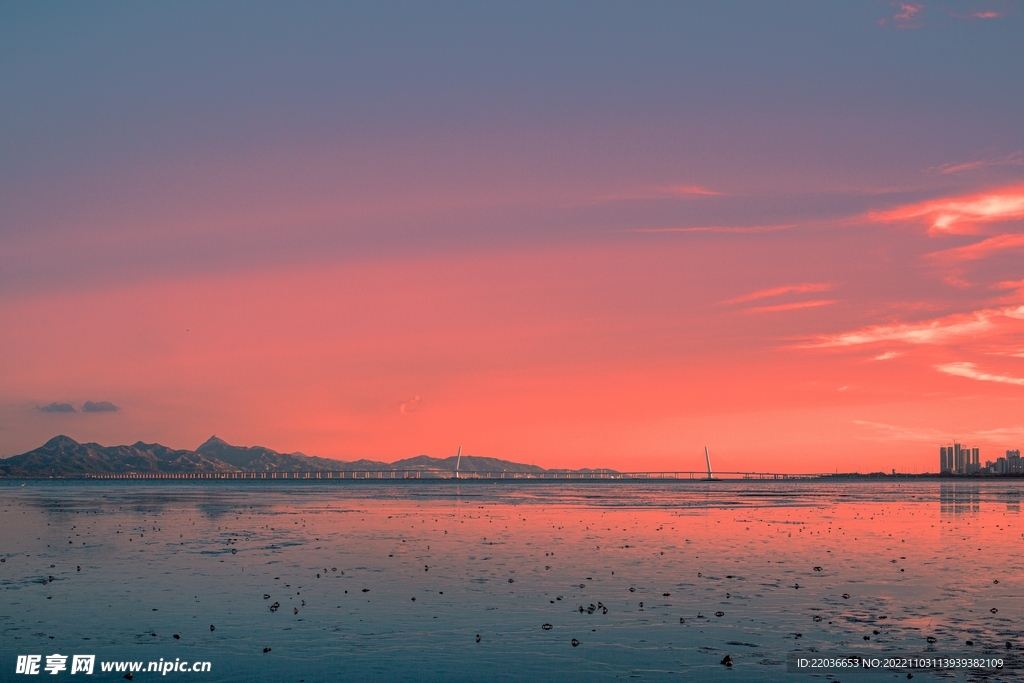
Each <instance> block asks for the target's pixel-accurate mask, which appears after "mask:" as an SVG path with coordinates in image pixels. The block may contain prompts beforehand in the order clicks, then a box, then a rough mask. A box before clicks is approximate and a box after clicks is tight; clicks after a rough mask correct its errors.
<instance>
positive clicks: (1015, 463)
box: [939, 443, 1024, 474]
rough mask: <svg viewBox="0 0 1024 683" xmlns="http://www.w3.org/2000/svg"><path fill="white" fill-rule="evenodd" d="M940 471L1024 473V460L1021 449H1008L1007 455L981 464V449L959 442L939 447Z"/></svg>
mask: <svg viewBox="0 0 1024 683" xmlns="http://www.w3.org/2000/svg"><path fill="white" fill-rule="evenodd" d="M939 472H940V473H941V474H1024V460H1021V457H1020V449H1019V448H1018V449H1015V450H1010V449H1007V451H1006V455H1005V456H1000V457H998V458H996V459H995V460H986V461H985V464H984V466H982V464H981V449H980V448H978V447H977V446H973V447H970V448H968V447H965V446H961V445H960V444H959V443H953V444H951V445H948V446H940V447H939Z"/></svg>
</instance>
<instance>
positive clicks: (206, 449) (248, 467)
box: [196, 436, 391, 472]
mask: <svg viewBox="0 0 1024 683" xmlns="http://www.w3.org/2000/svg"><path fill="white" fill-rule="evenodd" d="M196 453H198V454H199V455H202V456H205V457H207V458H214V459H217V460H221V461H223V462H226V463H228V464H230V465H233V466H234V467H236V468H238V469H239V470H244V471H246V472H282V471H288V472H299V471H301V472H331V471H333V472H338V471H340V470H351V469H371V470H389V469H391V465H389V464H387V463H386V462H377V461H375V460H357V461H355V462H345V461H343V460H332V459H330V458H317V457H314V456H310V455H306V454H304V453H278V452H277V451H274V450H271V449H269V448H264V447H263V446H232V445H231V444H229V443H228V442H226V441H224V440H223V439H218V438H217V437H216V436H211V437H210V438H209V439H207V440H206V443H204V444H203V445H202V446H200V447H199V448H197V449H196Z"/></svg>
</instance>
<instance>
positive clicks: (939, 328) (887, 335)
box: [806, 306, 1024, 348]
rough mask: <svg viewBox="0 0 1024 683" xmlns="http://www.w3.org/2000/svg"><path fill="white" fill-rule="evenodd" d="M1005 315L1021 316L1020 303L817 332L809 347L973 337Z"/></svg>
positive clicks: (937, 341)
mask: <svg viewBox="0 0 1024 683" xmlns="http://www.w3.org/2000/svg"><path fill="white" fill-rule="evenodd" d="M1009 319H1018V320H1024V306H1019V307H1011V308H1003V309H983V310H980V311H975V312H973V313H966V314H956V315H950V316H945V317H943V318H937V319H934V320H924V321H922V322H917V323H894V324H891V325H871V326H868V327H863V328H861V329H859V330H854V331H852V332H843V333H840V334H830V335H821V336H819V337H818V338H817V340H816V341H815V342H813V343H811V344H808V345H806V346H807V347H809V348H815V347H819V348H820V347H843V346H861V345H865V344H877V343H879V342H903V343H906V344H938V345H941V344H947V343H950V342H952V341H954V340H956V339H961V338H965V337H977V336H981V335H985V334H989V333H991V332H992V331H993V330H995V329H996V327H997V325H999V324H1000V323H1005V322H1007V321H1008V320H1009Z"/></svg>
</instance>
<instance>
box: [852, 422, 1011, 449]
mask: <svg viewBox="0 0 1024 683" xmlns="http://www.w3.org/2000/svg"><path fill="white" fill-rule="evenodd" d="M852 422H853V424H855V425H857V426H859V427H863V428H864V429H865V430H867V431H868V432H871V433H873V436H872V437H869V438H871V439H872V440H875V439H878V440H880V441H921V442H924V443H933V444H941V443H949V442H951V441H953V440H954V439H958V440H959V441H960V443H964V442H968V443H970V442H975V443H976V442H978V441H989V440H993V441H1006V440H1008V439H1019V438H1022V437H1024V426H1012V427H996V428H995V429H977V430H971V431H967V432H959V433H958V434H956V435H952V434H950V433H949V432H945V431H941V430H938V429H935V428H933V427H908V426H905V425H894V424H887V423H885V422H872V421H870V420H852Z"/></svg>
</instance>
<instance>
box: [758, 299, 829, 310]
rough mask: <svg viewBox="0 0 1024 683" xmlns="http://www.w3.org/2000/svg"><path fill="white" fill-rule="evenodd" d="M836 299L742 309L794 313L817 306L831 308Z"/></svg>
mask: <svg viewBox="0 0 1024 683" xmlns="http://www.w3.org/2000/svg"><path fill="white" fill-rule="evenodd" d="M836 301H837V300H836V299H815V300H814V301H794V302H792V303H788V304H778V305H777V306H755V307H754V308H746V309H744V310H745V311H746V312H748V313H775V312H778V311H795V310H797V309H800V308H817V307H819V306H831V305H832V304H834V303H836Z"/></svg>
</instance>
